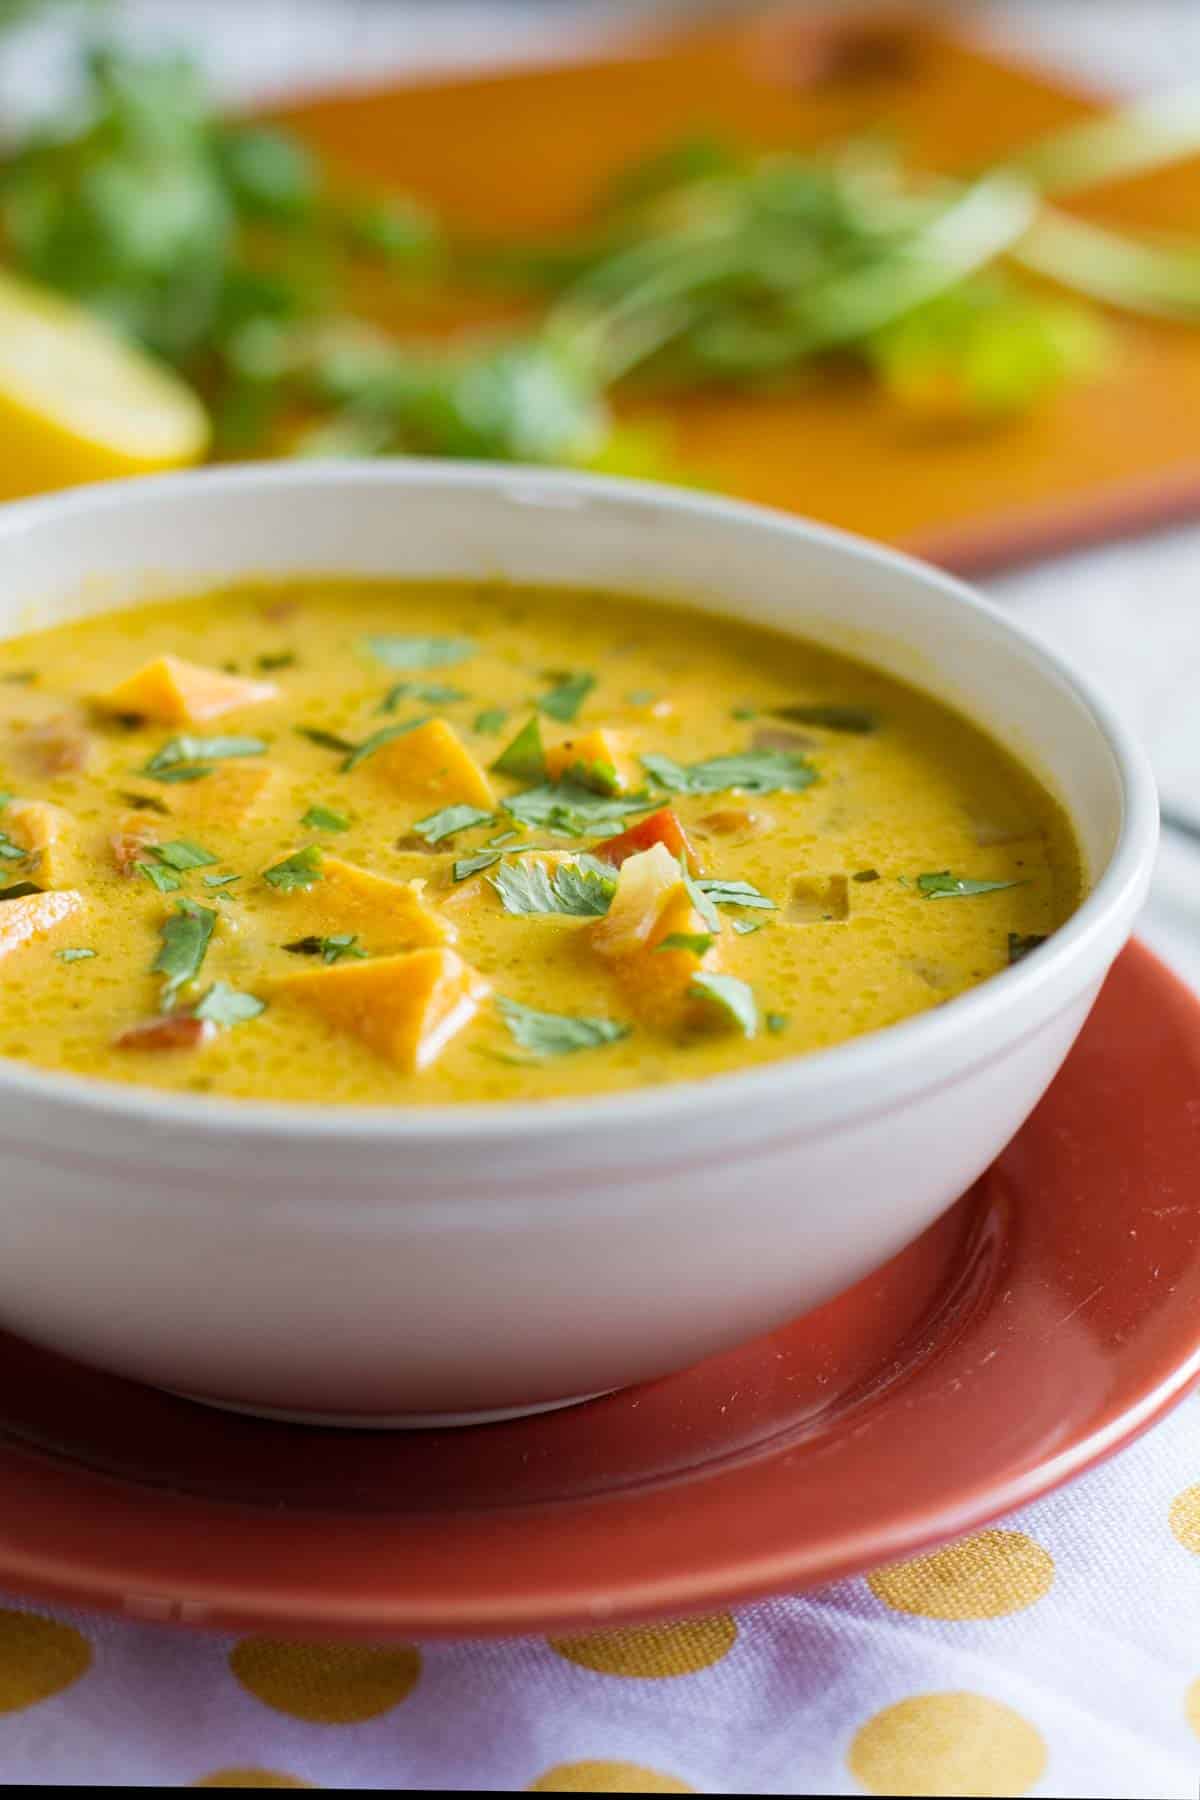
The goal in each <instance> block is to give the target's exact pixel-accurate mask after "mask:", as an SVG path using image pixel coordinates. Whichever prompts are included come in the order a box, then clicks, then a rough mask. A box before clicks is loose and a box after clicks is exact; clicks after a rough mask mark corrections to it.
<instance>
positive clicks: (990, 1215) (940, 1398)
mask: <svg viewBox="0 0 1200 1800" xmlns="http://www.w3.org/2000/svg"><path fill="white" fill-rule="evenodd" d="M936 1154H937V1147H936V1145H931V1146H930V1155H931V1156H935V1155H936ZM1198 1173H1200V1002H1197V1000H1196V999H1195V998H1193V996H1192V995H1191V994H1190V993H1189V992H1188V990H1187V989H1185V988H1184V987H1183V986H1182V985H1181V984H1180V983H1179V982H1178V981H1176V980H1175V978H1174V977H1173V976H1172V975H1170V974H1169V973H1168V972H1167V971H1166V970H1165V969H1164V968H1163V967H1162V965H1161V964H1160V963H1158V962H1157V961H1156V960H1155V958H1154V957H1153V956H1151V954H1150V953H1149V952H1148V951H1147V950H1145V949H1143V948H1142V947H1140V946H1137V945H1135V946H1132V947H1131V948H1130V949H1128V950H1127V951H1126V952H1125V953H1124V955H1123V956H1122V957H1121V958H1120V960H1119V962H1118V963H1117V965H1116V968H1115V969H1114V971H1113V973H1112V975H1111V977H1110V978H1109V981H1108V983H1107V985H1106V986H1105V988H1104V991H1103V994H1102V995H1101V998H1100V1000H1099V1002H1098V1003H1097V1006H1096V1008H1095V1011H1094V1012H1093V1014H1092V1016H1091V1019H1090V1020H1089V1022H1088V1024H1087V1026H1086V1027H1085V1029H1084V1031H1083V1033H1082V1035H1081V1037H1080V1039H1079V1041H1078V1043H1077V1045H1076V1047H1075V1049H1074V1050H1073V1051H1072V1053H1071V1056H1070V1058H1069V1059H1068V1061H1067V1063H1066V1065H1065V1067H1064V1069H1063V1071H1062V1073H1061V1074H1060V1076H1059V1077H1058V1079H1057V1081H1056V1082H1055V1083H1054V1085H1053V1087H1052V1088H1051V1090H1050V1092H1049V1093H1048V1094H1047V1096H1046V1098H1045V1099H1044V1100H1043V1102H1042V1104H1041V1105H1040V1106H1039V1107H1038V1109H1037V1111H1036V1112H1035V1113H1034V1115H1033V1117H1032V1118H1031V1119H1030V1120H1029V1122H1028V1123H1027V1124H1026V1125H1025V1127H1024V1128H1023V1130H1022V1131H1021V1132H1020V1133H1019V1134H1018V1136H1017V1137H1016V1138H1015V1139H1014V1141H1013V1142H1012V1143H1011V1144H1010V1145H1009V1147H1008V1149H1007V1150H1006V1151H1005V1152H1004V1154H1003V1155H1002V1156H1001V1157H1000V1159H999V1160H998V1162H996V1163H995V1164H994V1166H993V1167H992V1168H991V1169H990V1170H989V1171H988V1173H987V1174H986V1175H985V1176H984V1177H983V1178H982V1180H981V1181H979V1182H978V1183H977V1184H976V1185H975V1187H974V1188H973V1189H972V1190H971V1192H970V1193H968V1194H966V1195H964V1197H963V1198H962V1200H960V1201H959V1202H958V1204H957V1205H956V1206H955V1207H954V1208H953V1209H952V1210H951V1211H950V1212H949V1213H947V1214H946V1215H945V1217H944V1218H942V1219H941V1220H940V1221H939V1222H938V1223H937V1224H936V1225H935V1226H933V1227H932V1228H931V1229H930V1230H929V1231H927V1232H926V1233H925V1235H924V1236H923V1237H922V1238H920V1239H919V1240H918V1241H917V1242H916V1243H915V1244H913V1245H911V1246H910V1247H909V1249H908V1250H906V1251H905V1252H904V1253H903V1254H902V1255H901V1256H899V1257H897V1258H895V1259H894V1260H893V1261H892V1262H891V1263H889V1264H888V1265H887V1266H886V1267H885V1268H883V1269H881V1270H880V1271H878V1272H877V1273H876V1274H875V1275H873V1276H871V1277H870V1278H869V1279H868V1280H866V1281H864V1282H861V1283H860V1284H859V1285H858V1286H857V1287H856V1288H854V1289H852V1290H851V1291H850V1292H849V1293H847V1294H844V1295H842V1296H841V1298H840V1299H838V1300H836V1301H834V1302H833V1303H832V1304H831V1305H829V1306H826V1307H824V1308H822V1309H821V1310H820V1311H819V1312H817V1313H814V1314H810V1315H809V1316H808V1317H807V1318H805V1319H801V1320H799V1321H798V1322H796V1323H795V1324H793V1325H790V1326H788V1327H787V1328H786V1329H784V1330H782V1331H777V1332H775V1333H773V1334H772V1335H771V1336H769V1337H764V1338H759V1339H758V1340H757V1341H755V1342H754V1343H751V1344H747V1345H745V1346H743V1347H742V1348H741V1349H739V1350H737V1351H734V1352H733V1353H731V1354H729V1355H725V1356H721V1357H716V1358H713V1359H712V1360H711V1361H709V1362H705V1363H702V1364H700V1365H698V1366H697V1367H696V1368H693V1369H689V1370H687V1371H685V1372H684V1373H683V1374H680V1375H675V1376H671V1377H670V1378H668V1379H666V1380H663V1381H657V1382H652V1383H649V1384H648V1385H646V1386H644V1387H641V1388H636V1389H631V1390H628V1391H626V1392H624V1393H620V1394H615V1395H612V1396H610V1397H608V1398H606V1399H601V1400H596V1401H593V1402H591V1403H589V1404H588V1405H585V1406H579V1407H575V1408H571V1409H569V1410H567V1411H564V1412H557V1413H548V1414H542V1415H541V1416H539V1417H536V1418H526V1419H519V1420H515V1421H512V1422H509V1423H505V1424H496V1425H488V1426H480V1427H475V1428H472V1429H466V1430H457V1431H441V1432H435V1431H422V1432H414V1433H405V1432H392V1433H387V1432H377V1433H375V1432H344V1431H321V1430H315V1429H313V1428H310V1427H302V1426H292V1425H283V1424H268V1423H264V1422H262V1421H258V1420H252V1419H246V1418H241V1417H237V1416H234V1415H231V1414H226V1413H219V1412H213V1411H209V1410H207V1409H205V1408H203V1407H200V1406H195V1405H192V1404H191V1403H189V1402H187V1401H185V1400H176V1399H172V1398H170V1397H169V1396H167V1395H164V1394H160V1393H156V1392H153V1391H152V1390H150V1389H148V1388H142V1387H138V1386H136V1385H134V1384H132V1383H130V1382H126V1381H121V1380H118V1379H116V1378H114V1377H111V1376H107V1375H99V1374H95V1373H93V1372H92V1371H91V1370H88V1369H83V1368H80V1367H78V1366H77V1365H75V1364H72V1363H69V1362H67V1361H65V1360H63V1359H62V1358H60V1357H56V1356H54V1355H52V1354H50V1353H48V1352H46V1351H42V1350H35V1349H32V1348H30V1347H29V1346H28V1345H26V1344H24V1343H22V1342H20V1341H19V1340H17V1339H15V1338H4V1337H0V1370H2V1372H3V1385H2V1392H0V1587H3V1588H5V1589H7V1590H8V1591H9V1592H16V1593H20V1594H24V1595H28V1596H31V1597H39V1598H43V1599H46V1600H51V1601H60V1602H62V1601H66V1602H72V1603H76V1604H82V1605H87V1606H94V1607H99V1608H104V1609H106V1610H109V1611H112V1612H118V1613H125V1614H127V1615H129V1616H133V1617H137V1618H154V1619H163V1620H173V1621H179V1622H184V1623H190V1624H196V1625H206V1626H211V1627H215V1628H220V1629H225V1630H236V1631H244V1630H248V1629H258V1630H270V1631H272V1632H274V1633H275V1634H277V1635H290V1636H299V1637H320V1636H356V1637H366V1638H374V1639H381V1638H387V1637H393V1636H397V1635H403V1636H418V1637H420V1636H432V1635H436V1634H453V1635H473V1634H480V1633H517V1632H535V1631H547V1630H562V1629H570V1628H579V1627H584V1628H586V1627H588V1626H596V1625H600V1624H615V1623H619V1622H625V1621H632V1620H638V1619H645V1618H654V1617H663V1616H667V1615H679V1614H682V1613H687V1612H689V1611H696V1610H700V1609H705V1608H708V1607H712V1606H716V1605H723V1604H727V1603H729V1602H730V1601H734V1600H744V1599H747V1598H750V1597H752V1596H755V1595H762V1594H769V1593H777V1592H782V1591H785V1590H795V1589H797V1588H802V1587H809V1586H813V1585H815V1584H817V1583H820V1582H824V1581H829V1580H831V1579H832V1578H834V1577H837V1576H843V1575H848V1574H851V1573H854V1572H857V1571H861V1570H864V1569H868V1568H871V1567H873V1566H875V1565H877V1564H879V1563H881V1562H886V1561H888V1560H891V1559H895V1558H897V1557H902V1556H906V1555H910V1554H913V1553H915V1552H916V1551H918V1550H920V1549H923V1548H925V1547H926V1546H928V1545H930V1544H932V1543H934V1542H937V1541H939V1540H942V1539H945V1538H948V1537H952V1536H955V1535H957V1534H959V1533H962V1532H964V1531H968V1530H971V1529H974V1528H975V1527H977V1526H979V1525H980V1524H982V1523H984V1522H985V1521H986V1520H988V1519H990V1518H993V1517H995V1516H996V1515H997V1514H999V1513H1002V1512H1005V1511H1007V1510H1009V1509H1010V1508H1012V1507H1014V1506H1017V1505H1019V1504H1021V1503H1022V1502H1024V1501H1026V1500H1029V1499H1032V1498H1033V1497H1034V1496H1035V1495H1037V1494H1040V1493H1043V1492H1044V1491H1045V1490H1046V1489H1048V1488H1050V1487H1052V1486H1054V1485H1055V1484H1056V1483H1058V1482H1061V1481H1063V1480H1065V1479H1066V1478H1067V1477H1069V1476H1071V1475H1074V1474H1077V1473H1078V1472H1079V1471H1080V1470H1081V1469H1084V1468H1086V1467H1087V1466H1088V1465H1089V1464H1090V1463H1092V1462H1095V1461H1096V1460H1097V1459H1098V1458H1099V1457H1102V1456H1105V1455H1107V1454H1108V1453H1109V1452H1110V1451H1112V1450H1114V1449H1116V1448H1117V1447H1118V1446H1119V1445H1120V1444H1122V1443H1124V1442H1125V1441H1127V1440H1128V1439H1129V1438H1130V1437H1132V1436H1133V1435H1135V1434H1136V1433H1137V1432H1138V1431H1140V1430H1142V1429H1143V1428H1144V1427H1145V1426H1147V1425H1148V1424H1150V1423H1151V1422H1152V1421H1153V1420H1154V1419H1155V1418H1156V1417H1158V1416H1159V1414H1161V1413H1162V1412H1163V1411H1165V1409H1166V1408H1167V1407H1168V1406H1170V1405H1171V1404H1172V1403H1173V1402H1175V1401H1176V1400H1178V1399H1179V1398H1180V1397H1181V1396H1182V1395H1183V1394H1184V1392H1185V1391H1186V1390H1187V1388H1188V1387H1189V1386H1190V1385H1191V1383H1192V1382H1193V1381H1194V1380H1195V1379H1196V1377H1197V1375H1200V1190H1198V1181H1197V1177H1198ZM662 1278H663V1281H664V1282H669V1281H670V1279H671V1272H670V1269H669V1268H668V1269H664V1270H663V1272H662ZM303 1323H304V1322H303V1320H298V1321H297V1330H303Z"/></svg>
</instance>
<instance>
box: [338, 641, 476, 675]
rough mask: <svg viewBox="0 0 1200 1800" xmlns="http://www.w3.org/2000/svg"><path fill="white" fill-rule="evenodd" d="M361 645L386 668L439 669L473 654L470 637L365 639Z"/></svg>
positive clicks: (464, 659)
mask: <svg viewBox="0 0 1200 1800" xmlns="http://www.w3.org/2000/svg"><path fill="white" fill-rule="evenodd" d="M363 645H364V647H365V649H366V650H367V651H368V652H369V654H370V655H371V656H373V657H374V658H375V660H376V661H377V662H381V663H383V664H385V665H386V667H387V668H389V669H442V668H447V667H449V665H450V664H451V663H459V662H465V661H466V659H467V657H468V656H474V654H475V646H474V644H473V643H472V642H471V640H470V639H469V638H446V637H391V636H383V637H367V638H364V639H363Z"/></svg>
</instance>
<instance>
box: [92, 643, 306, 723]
mask: <svg viewBox="0 0 1200 1800" xmlns="http://www.w3.org/2000/svg"><path fill="white" fill-rule="evenodd" d="M278 694H279V689H278V687H276V685H275V683H274V682H273V681H247V680H245V679H244V678H243V677H242V676H240V675H227V674H226V673H225V671H224V670H223V669H208V668H205V667H204V666H203V665H202V664H200V663H191V662H185V661H184V659H183V658H182V657H181V656H159V657H156V658H155V659H154V661H153V662H148V663H146V664H145V665H144V667H142V668H140V669H137V670H135V672H134V673H133V674H132V675H130V676H129V677H128V679H127V680H125V681H122V682H119V683H118V684H117V686H116V687H115V688H111V689H110V690H109V692H108V693H107V694H101V695H99V696H98V704H99V705H100V706H102V707H104V709H105V710H106V711H108V712H115V713H135V714H137V715H138V716H139V717H141V718H144V719H156V720H157V721H158V722H159V723H160V724H162V725H202V724H203V723H204V722H205V720H207V719H219V718H220V717H221V715H222V713H227V712H236V710H237V709H238V708H239V707H242V706H259V705H261V704H262V702H263V701H265V700H274V699H276V698H277V697H278Z"/></svg>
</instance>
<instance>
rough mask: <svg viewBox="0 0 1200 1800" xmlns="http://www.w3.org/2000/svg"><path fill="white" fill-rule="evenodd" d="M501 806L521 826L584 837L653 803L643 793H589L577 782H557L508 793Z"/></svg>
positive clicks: (646, 809)
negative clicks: (532, 826) (619, 794)
mask: <svg viewBox="0 0 1200 1800" xmlns="http://www.w3.org/2000/svg"><path fill="white" fill-rule="evenodd" d="M503 804H504V810H505V811H506V812H508V813H511V815H512V817H513V818H514V819H519V820H520V822H521V824H522V825H535V826H541V827H543V828H544V829H545V830H547V831H552V832H556V833H557V834H558V835H560V836H562V837H586V836H587V835H588V834H589V833H590V832H599V831H602V830H603V829H604V828H605V827H606V826H608V825H614V824H619V823H620V822H621V820H623V819H626V818H628V816H629V814H630V813H638V812H649V811H650V809H651V808H652V806H653V805H654V802H653V800H650V799H648V798H647V797H646V795H645V794H625V795H622V796H619V797H618V796H608V795H605V794H593V793H592V791H591V790H590V788H585V787H580V786H579V784H578V782H573V781H558V782H546V783H544V784H543V785H541V786H540V787H532V788H526V789H525V790H524V792H523V793H520V794H511V795H510V796H509V798H508V799H507V800H505V801H504V803H503Z"/></svg>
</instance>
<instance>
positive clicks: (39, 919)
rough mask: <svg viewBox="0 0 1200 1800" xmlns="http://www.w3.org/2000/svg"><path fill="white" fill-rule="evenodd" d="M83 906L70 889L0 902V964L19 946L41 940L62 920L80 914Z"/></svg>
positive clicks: (80, 895)
mask: <svg viewBox="0 0 1200 1800" xmlns="http://www.w3.org/2000/svg"><path fill="white" fill-rule="evenodd" d="M83 905H84V899H83V895H82V894H80V893H77V892H75V891H73V890H72V889H60V890H59V891H57V892H55V893H47V894H25V895H23V896H22V897H21V898H20V899H19V900H3V901H0V960H2V959H3V958H4V957H6V956H7V955H8V954H9V953H10V951H13V950H19V949H20V947H21V945H22V944H30V943H33V942H34V941H35V939H37V938H40V937H44V936H45V935H46V933H47V932H48V931H53V930H54V928H55V926H56V925H61V924H62V923H63V921H64V919H69V918H70V917H71V915H72V914H73V913H77V912H80V911H81V910H82V908H83Z"/></svg>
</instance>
